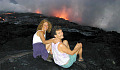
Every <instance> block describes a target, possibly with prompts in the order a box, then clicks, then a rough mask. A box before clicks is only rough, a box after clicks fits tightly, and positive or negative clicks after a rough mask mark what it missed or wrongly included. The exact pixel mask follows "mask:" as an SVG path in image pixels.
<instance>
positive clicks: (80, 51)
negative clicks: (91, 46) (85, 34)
mask: <svg viewBox="0 0 120 70" xmlns="http://www.w3.org/2000/svg"><path fill="white" fill-rule="evenodd" d="M78 54H79V59H82V43H80V50H79V52H78Z"/></svg>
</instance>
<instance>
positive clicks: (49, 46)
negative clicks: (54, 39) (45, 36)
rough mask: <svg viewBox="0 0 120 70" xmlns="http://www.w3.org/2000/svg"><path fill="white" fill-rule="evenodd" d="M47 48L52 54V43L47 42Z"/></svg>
mask: <svg viewBox="0 0 120 70" xmlns="http://www.w3.org/2000/svg"><path fill="white" fill-rule="evenodd" d="M46 50H47V51H48V53H50V54H52V47H51V44H46Z"/></svg>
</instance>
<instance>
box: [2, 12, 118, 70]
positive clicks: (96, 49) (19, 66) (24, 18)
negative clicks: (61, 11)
mask: <svg viewBox="0 0 120 70" xmlns="http://www.w3.org/2000/svg"><path fill="white" fill-rule="evenodd" d="M45 18H46V19H48V20H49V21H50V22H51V23H52V25H53V26H55V25H59V26H61V27H62V30H63V32H64V37H65V38H64V40H68V41H69V44H70V48H71V49H73V48H74V46H75V44H76V43H77V42H81V43H82V44H83V58H84V63H85V64H86V66H87V69H84V68H83V67H82V66H80V65H76V64H75V63H74V64H73V65H72V66H71V67H70V68H68V69H64V68H62V67H59V66H58V65H56V64H55V63H54V62H52V63H50V62H47V61H44V60H43V59H41V58H36V59H34V58H33V56H32V37H33V34H34V33H35V32H36V28H37V25H38V24H39V22H40V21H41V20H42V19H45ZM50 38H51V34H50V33H47V39H50ZM0 70H120V34H119V33H117V32H115V31H104V30H102V29H99V28H95V27H90V26H82V25H78V24H76V23H74V22H69V21H68V20H64V19H62V18H56V17H49V16H44V15H42V14H36V13H1V14H0Z"/></svg>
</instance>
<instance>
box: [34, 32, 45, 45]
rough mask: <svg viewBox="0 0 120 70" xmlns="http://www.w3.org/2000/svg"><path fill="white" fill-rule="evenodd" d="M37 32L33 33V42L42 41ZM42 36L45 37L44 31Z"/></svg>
mask: <svg viewBox="0 0 120 70" xmlns="http://www.w3.org/2000/svg"><path fill="white" fill-rule="evenodd" d="M38 31H42V30H38ZM38 31H37V32H38ZM37 32H36V33H35V34H34V35H33V44H35V43H38V42H41V43H42V40H41V38H40V37H39V36H37ZM44 37H45V38H46V32H45V34H44Z"/></svg>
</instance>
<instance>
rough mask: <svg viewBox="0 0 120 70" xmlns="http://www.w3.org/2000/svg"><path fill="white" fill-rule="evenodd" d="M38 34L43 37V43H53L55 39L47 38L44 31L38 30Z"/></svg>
mask: <svg viewBox="0 0 120 70" xmlns="http://www.w3.org/2000/svg"><path fill="white" fill-rule="evenodd" d="M37 35H38V36H39V37H40V38H41V40H42V42H43V44H49V43H52V41H53V40H52V39H49V40H45V37H44V34H43V31H38V32H37Z"/></svg>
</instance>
